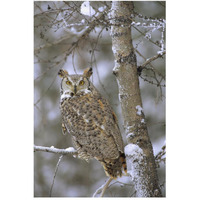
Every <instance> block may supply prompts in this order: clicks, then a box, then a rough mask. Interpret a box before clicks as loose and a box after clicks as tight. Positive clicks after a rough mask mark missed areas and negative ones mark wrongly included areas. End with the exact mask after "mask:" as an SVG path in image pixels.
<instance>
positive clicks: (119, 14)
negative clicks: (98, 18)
mask: <svg viewBox="0 0 200 200" xmlns="http://www.w3.org/2000/svg"><path fill="white" fill-rule="evenodd" d="M133 9H134V5H133V2H128V1H126V2H123V1H113V2H112V8H111V18H112V24H113V26H112V27H111V37H112V50H113V54H114V57H115V67H114V69H113V73H114V74H115V76H116V79H117V82H118V87H119V100H120V103H121V107H122V114H123V119H124V127H125V132H126V138H127V140H128V145H127V146H126V147H125V153H126V157H127V162H128V165H130V168H131V169H130V170H129V173H130V175H131V177H132V179H133V184H134V187H135V190H136V196H137V197H161V196H162V195H161V191H160V188H159V184H158V176H157V171H156V165H155V160H154V155H153V149H152V144H151V141H150V139H149V136H148V131H147V126H146V123H145V116H144V113H143V112H142V100H141V95H140V88H139V79H138V74H137V61H136V55H135V52H134V48H133V45H132V38H131V13H133Z"/></svg>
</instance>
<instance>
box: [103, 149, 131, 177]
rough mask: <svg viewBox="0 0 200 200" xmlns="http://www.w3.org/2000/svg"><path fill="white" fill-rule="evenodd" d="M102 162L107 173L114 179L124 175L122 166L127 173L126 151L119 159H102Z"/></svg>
mask: <svg viewBox="0 0 200 200" xmlns="http://www.w3.org/2000/svg"><path fill="white" fill-rule="evenodd" d="M101 164H102V165H103V168H104V171H105V173H106V175H107V176H110V177H112V178H114V179H115V178H117V177H118V176H120V177H121V176H122V168H123V170H124V172H125V173H127V165H126V157H125V154H124V153H122V154H121V155H120V156H119V158H117V159H113V160H111V159H104V160H103V161H101Z"/></svg>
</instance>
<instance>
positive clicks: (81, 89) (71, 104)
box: [58, 68, 127, 178]
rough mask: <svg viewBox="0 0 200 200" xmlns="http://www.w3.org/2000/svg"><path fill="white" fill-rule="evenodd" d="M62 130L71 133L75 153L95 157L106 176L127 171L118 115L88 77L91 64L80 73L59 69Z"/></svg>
mask: <svg viewBox="0 0 200 200" xmlns="http://www.w3.org/2000/svg"><path fill="white" fill-rule="evenodd" d="M58 74H59V76H60V77H61V78H62V82H61V100H60V109H61V113H62V130H63V132H64V134H65V133H66V132H68V133H69V134H71V136H72V142H73V145H74V147H75V148H76V150H77V151H78V157H79V158H82V159H85V160H87V161H88V160H89V159H91V158H95V159H96V160H98V161H99V162H100V163H101V164H102V166H103V168H104V170H105V173H106V175H107V176H110V177H112V178H116V177H117V176H121V175H122V167H123V169H124V171H125V172H126V171H127V166H126V159H125V155H124V145H123V141H122V137H121V134H120V130H119V127H118V124H117V118H116V116H115V114H114V112H113V110H112V108H111V106H110V104H109V103H108V101H107V100H106V99H105V98H103V97H102V95H101V94H100V93H99V92H98V91H97V89H96V88H95V87H94V85H93V84H92V83H91V82H90V80H89V78H90V76H91V75H92V68H87V69H86V70H85V71H84V73H83V74H82V75H69V74H68V72H67V71H65V70H62V69H61V70H60V71H59V73H58Z"/></svg>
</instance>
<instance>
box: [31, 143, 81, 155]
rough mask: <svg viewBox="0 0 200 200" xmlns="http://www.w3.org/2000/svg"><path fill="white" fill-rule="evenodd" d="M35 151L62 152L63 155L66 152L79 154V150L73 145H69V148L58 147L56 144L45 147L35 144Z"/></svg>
mask: <svg viewBox="0 0 200 200" xmlns="http://www.w3.org/2000/svg"><path fill="white" fill-rule="evenodd" d="M35 151H43V152H48V153H55V154H62V155H66V154H71V155H74V156H77V155H78V153H77V151H76V150H75V149H74V148H73V147H68V148H67V149H57V148H55V147H54V146H52V147H43V146H36V145H34V152H35Z"/></svg>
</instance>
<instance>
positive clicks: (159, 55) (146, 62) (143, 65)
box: [141, 51, 166, 68]
mask: <svg viewBox="0 0 200 200" xmlns="http://www.w3.org/2000/svg"><path fill="white" fill-rule="evenodd" d="M165 54H166V51H163V53H162V55H161V54H157V55H155V56H153V57H151V58H148V59H146V61H145V62H144V63H143V64H142V65H141V67H142V68H144V67H145V66H146V65H148V64H149V63H150V62H152V61H154V60H156V59H157V58H159V57H162V56H163V55H165Z"/></svg>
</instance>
